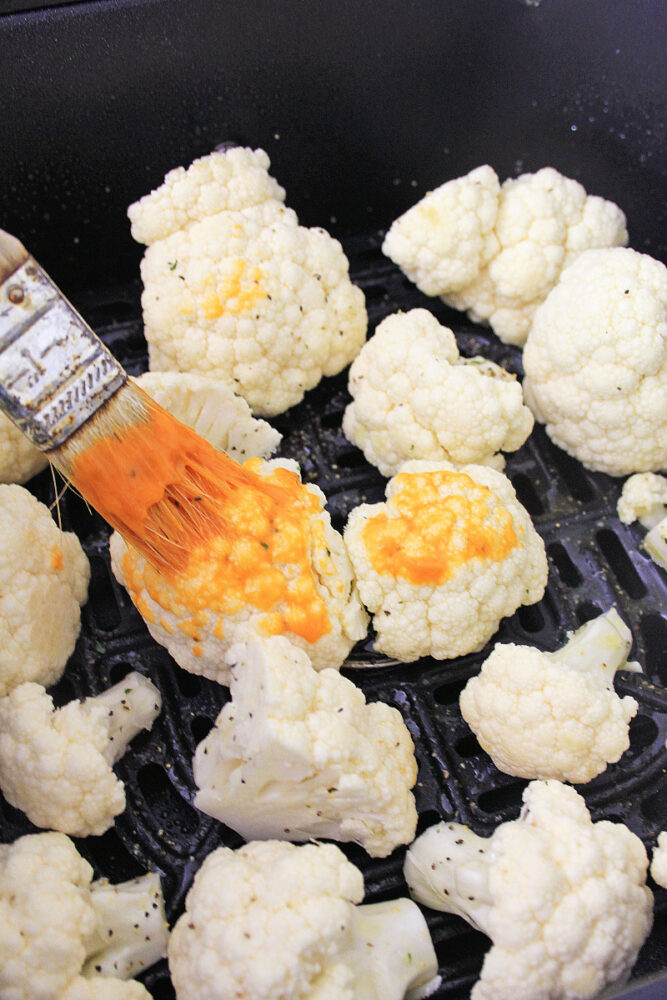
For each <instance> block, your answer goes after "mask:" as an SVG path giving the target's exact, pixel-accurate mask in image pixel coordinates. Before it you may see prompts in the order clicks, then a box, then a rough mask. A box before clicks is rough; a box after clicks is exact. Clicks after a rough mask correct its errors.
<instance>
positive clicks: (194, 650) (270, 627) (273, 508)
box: [110, 459, 368, 684]
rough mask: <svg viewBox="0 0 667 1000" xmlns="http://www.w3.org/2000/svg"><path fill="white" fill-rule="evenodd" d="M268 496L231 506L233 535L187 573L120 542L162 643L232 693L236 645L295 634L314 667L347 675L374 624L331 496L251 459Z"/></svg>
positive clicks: (238, 498) (131, 585)
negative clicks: (328, 503) (163, 567)
mask: <svg viewBox="0 0 667 1000" xmlns="http://www.w3.org/2000/svg"><path fill="white" fill-rule="evenodd" d="M245 467H246V468H248V469H249V470H251V471H253V472H256V473H257V474H258V475H261V476H264V477H266V482H267V483H268V484H270V486H271V487H272V488H275V489H274V499H273V500H272V499H271V498H270V497H269V496H268V494H264V493H260V492H259V491H254V490H253V489H252V488H247V489H245V490H244V491H236V492H235V493H234V495H233V496H232V497H231V498H229V499H228V500H227V501H226V503H227V507H226V509H225V515H224V518H223V520H225V521H226V522H227V530H226V531H225V532H224V533H222V534H221V535H219V536H217V537H216V538H215V539H213V540H210V541H209V542H207V543H206V544H204V545H202V546H200V547H198V548H196V549H195V550H194V551H193V552H191V553H190V557H189V561H188V563H187V565H186V567H185V569H184V570H182V571H178V572H176V571H174V572H171V573H169V572H166V571H159V570H156V569H154V568H153V567H152V566H151V565H150V564H149V563H147V562H146V560H145V559H144V558H143V556H141V555H140V554H139V553H138V552H137V551H136V550H135V549H132V548H129V547H128V546H127V545H126V544H125V542H124V541H123V539H122V537H121V536H120V535H119V534H118V533H114V534H113V535H112V537H111V541H110V551H111V564H112V568H113V571H114V573H115V575H116V578H117V579H118V580H119V582H120V583H121V584H122V585H123V586H125V587H126V588H127V590H128V592H129V594H130V596H131V598H132V600H133V602H134V604H135V605H136V607H137V608H138V610H139V612H140V613H141V615H142V617H143V618H144V621H145V622H146V625H147V627H148V629H149V631H150V633H151V635H152V636H153V638H154V639H155V640H156V641H157V642H159V643H160V644H161V645H163V646H165V647H166V648H167V649H168V650H169V652H170V654H171V655H172V656H173V658H174V659H175V660H176V662H177V663H178V664H179V665H180V666H181V667H183V668H184V669H185V670H189V671H191V672H192V673H195V674H203V675H204V676H206V677H210V678H211V679H213V680H217V681H219V682H220V683H222V684H226V683H227V681H228V679H229V667H228V664H227V663H226V661H225V655H226V653H227V650H228V649H229V647H230V646H231V645H233V644H234V643H235V642H240V641H244V640H247V639H251V638H267V637H268V636H271V635H285V636H287V638H288V639H289V640H290V641H291V642H293V643H295V645H297V646H300V647H301V648H303V649H305V650H306V651H307V652H308V655H309V656H310V658H311V661H312V663H313V666H314V667H315V668H316V669H317V670H320V669H322V668H323V667H339V666H340V665H341V664H342V663H343V662H344V660H345V658H346V656H347V654H348V653H349V651H350V649H351V648H352V646H353V645H354V643H355V642H356V641H357V640H358V639H361V638H363V637H364V635H365V634H366V628H367V623H368V618H367V615H366V613H365V611H364V609H363V607H362V605H361V602H360V600H359V596H358V593H357V588H356V585H355V582H354V578H353V572H352V566H351V564H350V561H349V559H348V556H347V553H346V551H345V546H344V544H343V540H342V538H341V536H340V535H339V534H338V532H336V531H334V529H333V528H332V527H331V518H330V516H329V514H328V513H327V512H326V511H325V509H324V504H325V497H324V494H323V493H322V492H321V490H319V489H318V488H317V487H316V486H313V485H304V484H303V483H302V482H301V480H300V478H299V475H298V472H297V468H298V467H297V466H296V463H294V462H290V461H288V460H279V459H274V460H272V461H270V462H262V460H261V459H251V460H249V462H246V463H245Z"/></svg>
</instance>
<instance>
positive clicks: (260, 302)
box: [141, 151, 367, 416]
mask: <svg viewBox="0 0 667 1000" xmlns="http://www.w3.org/2000/svg"><path fill="white" fill-rule="evenodd" d="M231 152H233V151H231ZM216 155H217V156H221V155H222V156H228V155H230V154H229V153H226V154H216ZM267 163H268V161H267ZM198 183H201V180H200V179H199V175H198V174H197V175H195V176H193V177H192V178H188V184H187V188H188V192H189V197H190V198H194V192H195V188H196V185H197V184H198ZM216 183H221V181H217V182H216ZM208 184H209V181H208V180H207V181H206V190H205V193H204V195H202V197H201V199H200V201H199V202H198V206H197V212H196V213H193V214H192V218H191V219H190V221H187V222H185V223H184V224H183V226H182V228H179V229H176V230H173V231H171V232H170V233H169V235H165V236H163V237H161V238H160V239H158V240H157V241H155V242H152V243H151V245H150V246H149V247H148V249H147V250H146V253H145V255H144V259H143V261H142V264H141V274H142V278H143V282H144V292H143V295H142V306H143V314H144V326H145V334H146V339H147V341H148V351H149V365H150V368H151V369H153V370H161V371H191V372H199V373H201V374H205V375H215V376H217V377H220V378H223V379H225V380H226V381H228V382H229V383H233V385H234V388H235V391H237V392H238V393H239V394H240V395H241V396H243V397H244V398H245V399H246V400H247V402H248V403H249V404H250V406H251V408H252V410H253V412H255V413H258V414H262V415H265V416H270V415H274V414H277V413H281V412H283V411H284V410H286V409H288V407H290V406H294V405H295V404H296V403H298V402H299V401H300V400H301V399H302V398H303V396H304V393H305V392H306V391H307V390H308V389H311V388H313V386H315V385H316V384H317V383H318V382H319V381H320V379H321V378H322V376H323V375H335V374H337V373H338V372H340V371H341V370H342V369H343V368H344V367H345V366H346V365H347V364H349V363H350V361H351V360H352V359H353V358H354V357H355V355H356V354H357V353H358V352H359V350H360V348H361V346H362V344H363V343H364V340H365V337H366V328H367V316H366V308H365V303H364V295H363V292H362V291H361V289H359V288H357V287H356V286H354V285H353V284H352V283H351V282H350V278H349V265H348V261H347V258H346V256H345V254H344V253H343V250H342V247H341V245H340V243H338V241H336V240H334V239H333V238H332V237H331V236H329V234H328V233H327V232H325V231H324V230H323V229H306V228H304V227H302V226H300V225H299V223H298V220H297V217H296V214H295V213H294V212H293V211H292V210H291V209H288V208H286V207H285V206H284V205H283V204H282V201H279V200H277V199H276V198H275V197H274V198H271V197H269V198H266V199H263V200H259V199H257V200H255V202H254V203H251V204H248V205H247V207H240V208H233V209H225V210H224V211H215V212H213V214H211V213H210V212H208V211H207V209H208V207H209V206H210V205H212V204H213V203H214V200H215V199H214V198H213V196H212V195H209V193H208ZM160 192H161V193H160V204H161V205H162V204H163V202H164V201H165V199H166V202H167V203H168V202H169V199H170V198H171V196H172V194H173V191H172V188H170V187H169V186H167V188H165V189H164V190H162V189H160ZM225 198H226V195H225V194H224V193H223V194H221V195H220V200H221V201H224V200H225ZM230 204H232V205H242V204H243V199H242V198H239V199H236V200H234V199H230Z"/></svg>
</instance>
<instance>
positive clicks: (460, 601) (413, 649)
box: [344, 462, 547, 662]
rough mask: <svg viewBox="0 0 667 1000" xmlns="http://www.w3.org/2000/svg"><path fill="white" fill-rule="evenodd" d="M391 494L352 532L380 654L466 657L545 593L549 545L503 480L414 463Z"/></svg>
mask: <svg viewBox="0 0 667 1000" xmlns="http://www.w3.org/2000/svg"><path fill="white" fill-rule="evenodd" d="M386 495H387V500H386V503H378V504H362V505H361V506H360V507H357V508H355V509H354V510H353V511H352V512H351V514H350V517H349V519H348V522H347V526H346V528H345V533H344V538H345V544H346V546H347V550H348V552H349V555H350V559H351V560H352V565H353V567H354V572H355V576H356V578H357V584H358V587H359V594H360V596H361V599H362V601H363V603H364V604H365V606H366V607H367V608H368V610H369V611H370V612H371V613H372V614H373V616H374V618H373V626H374V628H375V632H376V635H377V639H376V643H375V647H376V649H378V650H379V651H381V652H383V653H386V654H387V655H388V656H393V657H396V658H397V659H399V660H402V661H404V662H410V661H412V660H416V659H418V658H419V657H421V656H433V657H435V658H436V659H449V658H452V657H455V656H462V655H463V654H464V653H469V652H472V651H474V650H477V649H481V648H482V646H483V645H484V644H485V643H486V642H488V640H489V639H490V638H491V636H492V635H493V633H494V632H495V631H496V630H497V628H498V626H499V624H500V620H501V618H504V617H505V616H506V615H511V614H513V613H514V611H516V609H517V608H518V607H519V606H520V605H522V604H534V603H535V602H536V601H539V600H540V598H541V597H542V595H543V594H544V589H545V586H546V581H547V561H546V554H545V549H544V543H543V541H542V539H541V538H540V536H539V535H538V534H537V532H536V531H535V528H534V527H533V524H532V522H531V520H530V517H529V516H528V514H527V512H526V511H525V510H524V508H523V507H522V506H521V505H520V503H519V502H518V500H517V498H516V494H515V492H514V488H513V487H512V484H511V483H510V481H509V479H507V477H506V476H505V475H504V474H503V473H502V472H498V471H496V470H495V469H490V468H488V467H487V466H481V465H467V466H463V467H460V468H459V467H454V466H452V465H450V464H449V463H447V462H407V463H406V464H405V465H404V466H403V468H402V471H401V472H400V473H399V474H398V475H397V476H395V477H394V478H393V479H392V480H390V482H389V483H388V485H387V490H386Z"/></svg>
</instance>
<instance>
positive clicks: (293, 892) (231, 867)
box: [169, 840, 440, 1000]
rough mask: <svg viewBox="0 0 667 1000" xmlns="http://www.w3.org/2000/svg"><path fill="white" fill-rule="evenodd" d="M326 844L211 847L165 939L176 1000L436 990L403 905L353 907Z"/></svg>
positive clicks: (345, 871) (354, 875)
mask: <svg viewBox="0 0 667 1000" xmlns="http://www.w3.org/2000/svg"><path fill="white" fill-rule="evenodd" d="M363 896H364V880H363V877H362V874H361V872H360V871H359V869H358V868H355V866H354V865H353V864H351V863H350V862H349V861H348V860H347V858H346V857H345V855H344V854H343V852H342V851H341V850H339V848H338V847H336V846H335V845H333V844H303V845H302V846H300V847H297V846H296V845H295V844H290V843H287V842H285V841H276V840H267V841H259V842H252V843H250V844H247V845H245V846H244V847H241V848H239V850H238V851H232V850H231V849H230V848H228V847H220V848H218V849H217V850H215V851H213V853H212V854H209V855H208V857H207V858H206V860H205V861H204V863H203V865H202V866H201V868H200V869H199V871H198V872H197V874H196V876H195V880H194V883H193V886H192V888H191V889H190V891H189V892H188V895H187V898H186V901H185V913H184V914H183V915H182V916H181V917H179V919H178V920H177V921H176V924H175V926H174V929H173V931H172V933H171V937H170V941H169V970H170V972H171V977H172V981H173V984H174V987H175V989H176V996H177V998H178V1000H237V998H239V997H245V998H247V1000H378V998H380V997H381V998H382V1000H403V998H404V997H405V998H406V1000H417V998H418V997H427V996H429V995H430V993H432V992H433V991H434V990H435V989H436V988H437V986H438V985H439V983H440V977H439V976H438V975H437V971H438V963H437V959H436V955H435V951H434V949H433V944H432V942H431V937H430V934H429V931H428V927H427V924H426V921H425V920H424V917H423V916H422V914H421V912H420V910H419V907H418V906H417V905H416V903H413V902H412V900H410V899H395V900H388V901H387V902H381V903H368V904H364V905H361V906H360V905H356V904H359V903H361V901H362V899H363Z"/></svg>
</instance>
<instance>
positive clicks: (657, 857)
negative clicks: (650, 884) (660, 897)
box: [651, 830, 667, 889]
mask: <svg viewBox="0 0 667 1000" xmlns="http://www.w3.org/2000/svg"><path fill="white" fill-rule="evenodd" d="M651 878H652V879H653V881H654V882H657V883H658V885H661V886H662V887H663V888H664V889H667V830H663V831H662V832H661V833H659V834H658V842H657V844H656V846H655V847H654V848H653V854H652V857H651Z"/></svg>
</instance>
